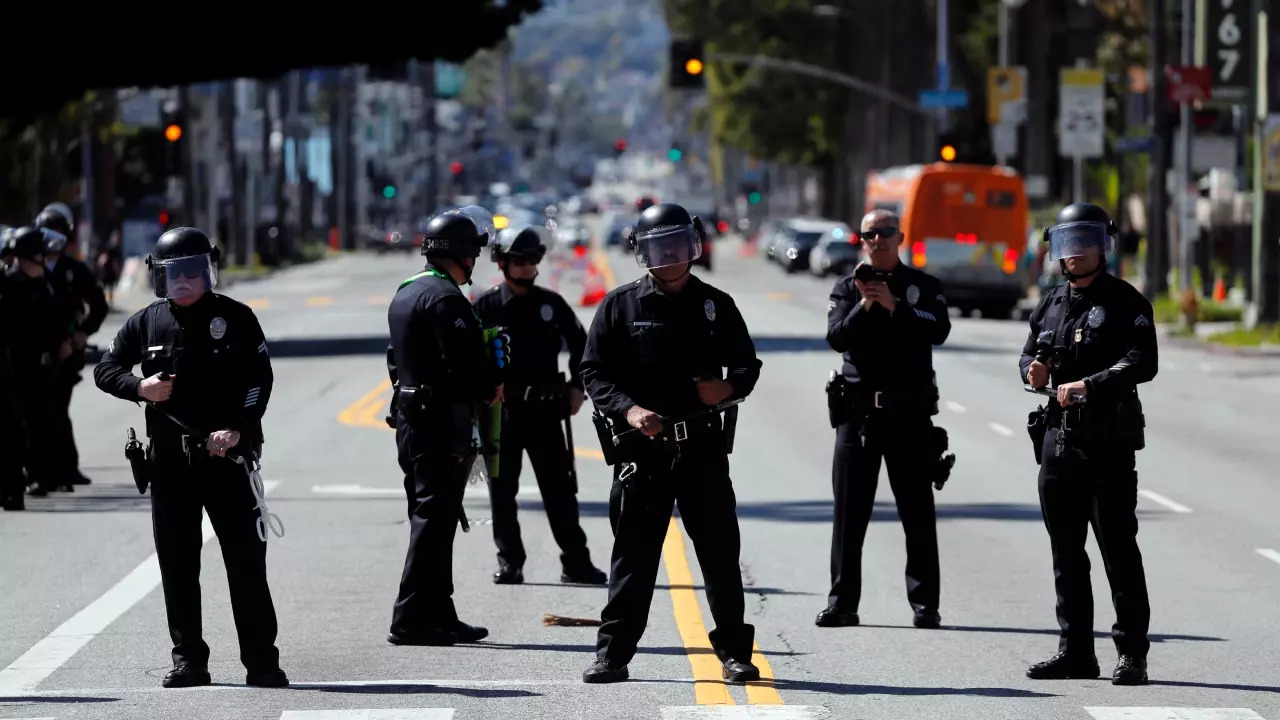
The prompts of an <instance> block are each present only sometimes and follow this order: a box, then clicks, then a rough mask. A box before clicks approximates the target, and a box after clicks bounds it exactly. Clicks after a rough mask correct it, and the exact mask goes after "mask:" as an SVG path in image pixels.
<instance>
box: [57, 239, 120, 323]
mask: <svg viewBox="0 0 1280 720" xmlns="http://www.w3.org/2000/svg"><path fill="white" fill-rule="evenodd" d="M49 284H50V285H52V286H53V290H54V292H55V293H57V294H58V295H59V296H60V297H62V298H64V300H66V301H67V302H69V303H70V304H71V306H72V308H73V310H74V312H75V314H76V316H77V318H76V328H75V329H76V330H77V331H79V332H82V333H84V334H85V335H92V334H94V333H96V332H98V328H100V327H102V321H103V320H106V319H107V310H108V306H107V296H106V293H104V292H103V290H102V285H101V284H100V283H99V282H98V278H97V276H96V275H94V274H93V271H92V270H90V269H89V267H88V266H87V265H85V264H84V263H82V262H80V261H79V260H76V259H75V258H73V257H68V256H66V255H62V256H59V257H58V262H57V264H55V265H54V266H53V270H51V271H50V272H49Z"/></svg>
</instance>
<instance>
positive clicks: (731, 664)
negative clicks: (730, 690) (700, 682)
mask: <svg viewBox="0 0 1280 720" xmlns="http://www.w3.org/2000/svg"><path fill="white" fill-rule="evenodd" d="M722 673H723V675H724V679H725V680H726V681H728V682H731V683H745V682H752V681H754V680H759V679H760V669H759V668H757V667H756V666H755V665H752V664H751V663H749V662H744V661H742V660H725V661H724V662H723V664H722Z"/></svg>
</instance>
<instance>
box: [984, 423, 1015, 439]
mask: <svg viewBox="0 0 1280 720" xmlns="http://www.w3.org/2000/svg"><path fill="white" fill-rule="evenodd" d="M987 427H989V428H991V429H992V430H994V431H995V432H997V433H999V434H1001V435H1003V436H1005V437H1013V431H1012V430H1010V429H1009V428H1007V427H1005V426H1003V425H1001V424H1000V423H994V422H993V423H987Z"/></svg>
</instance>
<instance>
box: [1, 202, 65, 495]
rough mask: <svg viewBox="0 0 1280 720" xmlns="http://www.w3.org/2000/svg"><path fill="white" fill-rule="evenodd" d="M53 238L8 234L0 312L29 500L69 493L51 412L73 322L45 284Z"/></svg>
mask: <svg viewBox="0 0 1280 720" xmlns="http://www.w3.org/2000/svg"><path fill="white" fill-rule="evenodd" d="M52 235H53V233H50V232H48V231H46V230H43V229H41V228H37V227H31V226H28V227H22V228H17V229H16V230H13V231H11V234H10V240H9V243H10V251H11V254H12V256H13V258H14V263H15V265H14V271H13V272H11V273H10V274H9V277H8V280H7V281H6V285H7V286H8V288H7V291H6V293H5V307H4V309H3V310H2V311H0V313H2V314H3V317H4V318H5V320H6V323H7V324H8V325H9V328H8V330H7V333H8V339H9V343H8V345H9V359H10V363H11V364H12V369H13V377H14V381H15V383H16V385H15V388H14V390H15V392H14V400H15V401H16V402H17V408H18V412H19V414H20V415H21V418H22V427H23V433H22V435H21V437H22V438H23V441H22V446H23V452H22V464H23V466H24V467H25V468H26V482H27V484H28V485H29V486H30V494H31V495H32V496H33V497H43V496H45V495H48V494H49V492H50V491H53V490H70V489H71V487H70V485H65V484H64V481H63V480H62V479H61V478H59V477H58V475H57V472H56V469H55V467H54V459H53V458H54V456H55V455H56V451H55V449H54V446H53V438H54V434H55V417H54V414H55V413H54V410H53V408H51V407H50V402H49V398H50V397H51V395H52V394H53V393H54V392H55V385H56V382H57V377H58V372H59V368H60V367H61V365H62V363H63V362H65V361H66V359H67V358H68V357H69V356H70V355H71V342H70V338H69V333H68V331H67V328H68V327H69V325H70V321H71V317H70V315H69V314H68V312H67V311H66V306H65V305H63V304H62V303H60V302H59V301H58V298H57V296H56V295H55V294H54V291H53V288H52V287H51V286H50V285H49V281H48V276H47V273H46V265H45V247H46V245H47V243H48V242H50V237H51V236H52Z"/></svg>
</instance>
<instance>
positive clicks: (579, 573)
mask: <svg viewBox="0 0 1280 720" xmlns="http://www.w3.org/2000/svg"><path fill="white" fill-rule="evenodd" d="M560 582H562V583H569V584H570V585H608V584H609V576H608V575H605V573H604V571H603V570H601V569H600V568H598V567H596V566H595V565H592V564H591V561H590V560H588V561H587V562H586V564H584V565H573V566H567V565H566V566H565V567H564V569H563V570H562V571H561V573H560Z"/></svg>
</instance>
